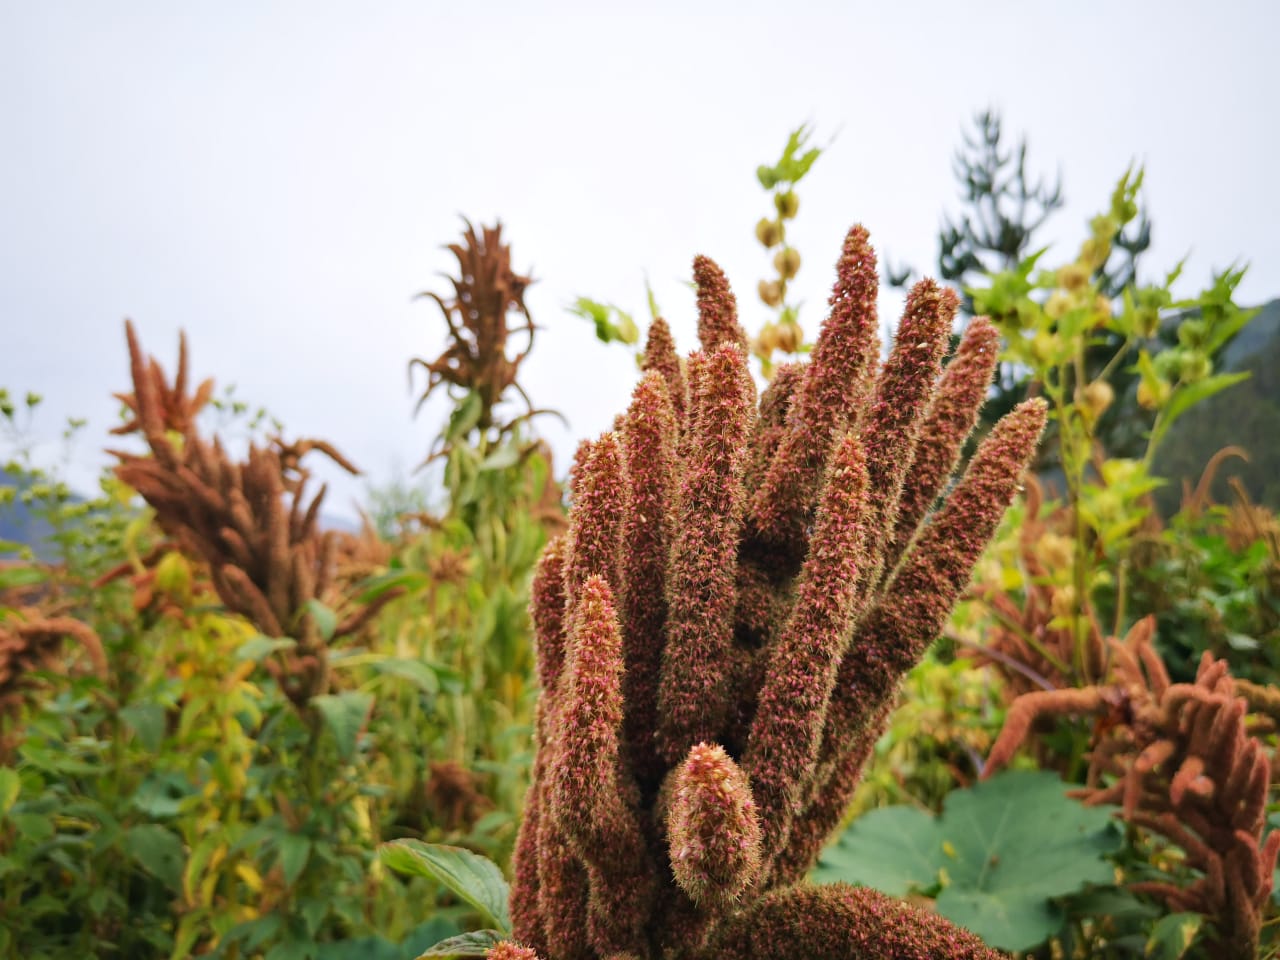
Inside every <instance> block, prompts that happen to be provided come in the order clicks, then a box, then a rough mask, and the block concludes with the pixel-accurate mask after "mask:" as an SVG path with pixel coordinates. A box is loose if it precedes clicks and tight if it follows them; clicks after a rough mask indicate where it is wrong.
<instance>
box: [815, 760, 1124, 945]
mask: <svg viewBox="0 0 1280 960" xmlns="http://www.w3.org/2000/svg"><path fill="white" fill-rule="evenodd" d="M1066 790H1067V785H1066V784H1063V783H1062V782H1061V781H1060V780H1059V779H1058V778H1057V777H1056V776H1055V775H1054V774H1052V773H1048V772H1044V771H1009V772H1005V773H1002V774H1000V775H998V776H996V777H993V778H992V779H991V780H989V781H986V782H985V783H980V784H978V785H977V786H974V787H972V788H969V789H965V790H954V791H952V792H951V793H950V794H948V795H947V799H946V802H945V806H944V809H943V812H942V815H941V816H940V817H938V818H936V820H935V818H933V817H930V816H929V815H928V814H927V813H924V812H922V811H918V810H915V809H910V808H893V807H891V808H888V809H886V810H880V811H875V813H874V814H866V815H864V816H863V817H860V818H859V819H858V820H855V821H854V822H853V824H852V826H850V828H849V829H848V830H847V831H846V832H845V834H844V836H842V837H841V838H840V840H839V841H838V843H837V845H836V846H835V847H834V848H832V849H831V850H829V851H827V852H826V853H824V854H823V858H822V861H821V865H820V867H819V874H818V878H819V879H821V880H845V881H848V882H852V883H863V884H866V885H868V886H875V887H876V888H877V889H879V890H882V891H884V892H886V893H891V894H894V895H898V896H900V895H901V894H903V893H905V892H907V891H908V890H909V889H911V888H912V887H914V888H917V889H928V888H929V887H931V886H933V885H934V883H935V882H937V881H938V880H941V882H942V884H943V889H942V891H941V892H940V893H939V895H938V898H937V904H936V906H937V911H938V913H940V914H942V915H943V916H945V917H946V918H947V919H949V920H951V921H952V922H953V923H957V924H959V925H960V926H962V927H967V928H968V929H970V930H972V931H973V932H974V933H976V934H977V935H978V936H980V937H982V939H983V940H985V941H986V942H987V943H989V944H990V945H992V946H993V947H998V948H1000V949H1003V950H1027V949H1030V948H1032V947H1034V946H1036V945H1037V944H1040V943H1043V942H1044V940H1045V939H1047V938H1048V937H1049V936H1051V935H1053V934H1054V933H1056V932H1057V931H1058V930H1059V929H1060V928H1061V926H1062V922H1063V916H1064V914H1063V912H1062V909H1061V908H1060V907H1059V906H1058V905H1057V904H1056V903H1055V902H1053V901H1054V900H1056V899H1057V898H1060V897H1064V896H1066V895H1068V894H1071V893H1075V892H1076V891H1078V890H1081V889H1083V888H1084V887H1085V886H1086V885H1088V884H1098V885H1103V884H1108V883H1110V882H1111V881H1112V880H1113V879H1114V878H1113V872H1112V868H1111V866H1110V865H1109V864H1108V863H1107V862H1106V861H1105V860H1104V859H1103V857H1104V855H1105V854H1107V853H1109V852H1112V851H1114V850H1115V849H1117V848H1118V846H1119V844H1120V835H1119V833H1118V831H1117V830H1116V829H1115V827H1114V825H1113V824H1112V822H1111V812H1110V810H1109V809H1108V808H1104V807H1085V806H1084V805H1083V804H1081V803H1079V802H1078V801H1075V800H1072V799H1070V798H1069V797H1067V796H1066Z"/></svg>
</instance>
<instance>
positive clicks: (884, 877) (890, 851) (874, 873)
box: [813, 806, 942, 897]
mask: <svg viewBox="0 0 1280 960" xmlns="http://www.w3.org/2000/svg"><path fill="white" fill-rule="evenodd" d="M941 856H942V833H941V831H940V830H939V828H938V821H937V818H936V817H934V816H933V815H932V814H930V813H929V812H927V811H925V810H921V809H919V808H917V807H906V806H902V807H884V808H882V809H880V810H872V811H870V812H869V813H865V814H863V815H862V816H860V817H859V818H858V819H857V820H855V821H854V822H853V825H852V826H850V827H849V829H848V830H846V831H845V832H844V835H843V836H841V837H840V839H839V840H837V841H836V842H835V843H833V844H832V845H831V846H829V847H827V849H826V850H825V851H823V854H822V859H821V860H819V861H818V866H817V867H816V868H815V869H814V871H813V880H814V881H815V882H816V883H834V882H836V881H838V880H842V881H844V882H845V883H856V884H861V885H862V886H864V887H874V888H875V889H876V890H880V891H881V892H883V893H887V894H889V895H890V896H893V897H902V896H906V894H908V893H909V892H911V890H912V889H917V890H927V889H928V888H929V887H932V886H933V885H934V884H936V883H937V881H938V864H939V863H940V858H941Z"/></svg>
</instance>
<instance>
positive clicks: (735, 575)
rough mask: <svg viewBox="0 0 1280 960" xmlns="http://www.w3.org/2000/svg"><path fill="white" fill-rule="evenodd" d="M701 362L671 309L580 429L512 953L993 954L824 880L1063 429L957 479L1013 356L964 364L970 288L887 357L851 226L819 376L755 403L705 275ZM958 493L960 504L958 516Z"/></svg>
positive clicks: (921, 316) (983, 353)
mask: <svg viewBox="0 0 1280 960" xmlns="http://www.w3.org/2000/svg"><path fill="white" fill-rule="evenodd" d="M694 279H695V282H696V286H697V292H698V312H699V320H698V338H699V340H700V341H701V349H700V350H699V351H697V352H695V353H693V354H692V355H691V356H689V357H688V358H687V360H685V361H681V360H680V358H679V357H678V356H677V354H676V352H675V347H674V345H673V342H672V339H671V335H670V331H669V330H668V329H667V326H666V324H665V323H663V322H662V321H661V320H657V321H655V322H654V325H653V328H652V329H651V331H650V335H649V342H648V345H647V347H646V351H645V360H644V368H645V375H644V377H643V379H642V380H641V382H640V384H639V385H638V386H637V388H636V391H635V394H634V398H633V400H632V403H631V406H630V408H629V409H628V410H627V412H626V414H625V415H624V416H622V417H620V418H619V419H618V421H617V422H616V424H615V430H614V431H613V432H610V433H607V434H605V435H604V436H602V437H600V438H599V439H598V440H595V441H591V442H587V443H584V444H583V446H582V447H581V449H580V450H579V453H578V457H577V460H576V462H575V464H574V467H573V470H572V473H571V496H572V510H571V513H570V521H569V530H568V532H567V534H565V535H564V536H563V537H562V538H560V539H558V540H556V541H553V542H552V543H551V544H550V545H549V546H548V548H547V551H546V553H545V555H544V556H543V558H542V561H541V563H540V566H539V569H538V572H537V575H536V578H535V581H534V586H533V600H532V613H533V619H534V627H535V631H536V637H537V660H538V671H539V679H540V682H541V684H542V688H543V695H542V699H541V701H540V704H539V713H538V719H537V731H538V749H537V753H536V757H535V763H534V771H533V783H532V786H531V788H530V791H529V794H528V798H527V802H526V812H525V820H524V823H523V825H522V827H521V832H520V836H519V839H518V842H517V849H516V854H515V863H514V870H515V880H514V883H513V886H512V893H511V916H512V922H513V933H514V941H516V942H508V943H504V944H503V945H501V946H500V947H497V948H495V949H494V951H493V953H492V955H493V956H494V957H503V958H506V957H511V958H515V957H516V956H517V955H518V956H519V957H520V958H522V960H529V958H531V957H535V956H536V957H541V958H543V960H591V958H596V957H600V958H605V957H624V956H625V957H630V958H634V960H647V958H658V957H664V958H678V957H691V958H692V957H697V958H700V960H701V958H707V960H715V958H720V957H725V958H728V957H733V958H741V957H751V956H758V957H762V958H763V957H765V956H776V955H779V954H790V953H798V954H800V955H805V956H811V957H819V958H821V957H831V958H836V957H840V958H847V957H895V958H926V957H938V958H942V957H947V958H977V957H994V956H996V954H994V953H993V952H992V951H990V950H989V949H987V948H986V947H985V946H983V944H982V943H981V942H980V941H979V940H978V939H977V938H976V937H974V936H972V935H971V934H969V933H967V932H965V931H963V930H959V929H957V928H955V927H953V926H952V925H950V924H949V923H947V922H946V921H944V920H942V919H941V918H939V917H936V916H934V915H931V914H928V913H925V912H922V911H920V910H917V909H915V908H914V907H911V906H909V905H907V904H904V903H900V902H898V901H895V900H893V899H891V898H888V897H885V896H882V895H881V894H878V893H875V892H873V891H870V890H863V889H853V888H850V887H847V886H843V885H832V886H826V887H812V886H808V885H806V884H804V883H803V878H804V876H805V874H806V873H807V872H808V870H809V869H810V868H811V867H812V865H813V863H814V861H815V860H816V859H817V856H818V854H819V852H820V850H821V848H822V846H823V844H824V842H825V841H826V839H827V838H828V836H829V834H830V833H831V832H832V830H833V829H834V828H835V827H836V826H837V825H838V823H839V820H840V817H841V814H842V813H843V811H844V809H845V807H846V806H847V804H848V801H849V798H850V796H851V794H852V792H853V790H854V787H855V786H856V784H857V780H858V776H859V772H860V770H861V767H862V765H863V762H864V761H865V759H866V756H867V754H868V752H869V751H870V749H871V747H872V745H873V744H874V743H875V741H876V739H877V737H878V736H879V734H880V732H881V730H882V728H883V726H884V723H885V720H886V718H887V715H888V712H889V710H890V709H891V708H892V705H893V701H894V698H895V695H896V692H897V687H898V681H899V679H900V678H901V677H902V675H903V674H904V673H905V672H906V671H907V670H909V669H910V668H911V667H912V665H914V664H915V663H916V662H917V661H918V660H919V659H920V657H921V655H922V654H923V653H924V651H925V649H926V648H927V647H928V646H929V644H930V643H932V641H933V640H934V638H935V637H936V636H937V635H938V633H939V632H940V629H941V627H942V625H943V623H944V621H945V619H946V617H947V616H948V614H949V612H950V610H951V608H952V606H953V604H954V603H955V601H956V600H957V598H958V597H959V595H960V593H961V591H962V590H963V589H964V588H965V586H966V584H967V581H968V579H969V576H970V574H971V572H972V568H973V565H974V563H975V561H976V560H977V559H978V556H979V553H980V552H981V551H982V549H983V547H984V546H985V544H986V543H987V541H988V540H989V538H990V537H991V535H992V534H993V533H994V531H995V528H996V525H997V523H998V522H999V520H1000V518H1001V516H1002V515H1003V513H1004V510H1005V508H1006V507H1007V505H1008V503H1009V502H1010V500H1011V499H1012V497H1013V496H1014V493H1015V492H1016V490H1017V488H1018V485H1019V483H1020V478H1021V475H1022V472H1023V470H1024V469H1025V467H1026V464H1027V462H1028V460H1029V458H1030V457H1031V454H1032V452H1033V450H1034V449H1035V446H1036V443H1037V441H1038V438H1039V436H1040V432H1041V430H1042V428H1043V426H1044V419H1045V410H1044V406H1043V404H1042V403H1041V402H1040V401H1031V402H1029V403H1026V404H1024V405H1022V406H1021V407H1019V408H1017V409H1016V410H1014V411H1013V412H1012V413H1010V414H1009V415H1008V416H1006V417H1005V418H1004V419H1003V420H1002V421H1001V422H1000V423H999V424H998V425H997V426H996V427H995V428H994V429H993V430H992V432H991V433H990V435H989V436H988V437H987V438H986V439H985V440H984V441H983V443H982V444H981V446H980V447H979V449H978V452H977V454H976V456H975V457H974V458H973V459H972V461H971V462H970V465H969V467H968V469H967V470H966V471H965V473H964V475H963V476H962V477H960V478H959V479H958V480H957V481H956V482H955V483H954V485H952V484H951V483H950V478H951V474H952V472H953V470H954V469H955V466H956V463H957V461H958V459H959V455H960V450H961V446H962V444H963V443H964V441H965V439H966V437H967V435H968V434H969V432H970V430H971V429H972V427H973V425H974V423H975V421H976V418H977V414H978V408H979V406H980V405H981V403H982V400H983V396H984V394H985V388H986V385H987V384H988V382H989V380H990V377H991V373H992V369H993V367H994V364H995V361H996V343H995V335H994V332H993V331H992V329H991V327H990V325H989V324H987V323H986V322H985V321H975V322H974V323H972V324H971V325H970V326H969V328H968V330H967V331H966V333H965V335H964V338H963V339H962V341H961V345H960V347H959V350H958V353H957V355H956V357H955V358H954V359H953V362H952V363H951V364H950V365H948V367H947V369H946V371H945V372H944V371H943V356H944V353H945V349H946V346H947V343H948V339H949V337H950V334H951V325H952V320H953V317H954V314H955V310H956V298H955V297H954V295H953V294H952V293H951V292H950V291H947V290H944V289H942V288H940V287H938V286H937V285H935V284H934V283H932V282H930V281H925V282H922V283H920V284H918V285H917V286H916V288H915V289H914V290H913V291H912V292H911V295H910V297H909V298H908V301H907V307H906V313H905V316H904V317H903V319H902V323H901V325H900V326H899V329H898V334H897V337H896V341H895V343H894V346H893V349H892V351H891V352H890V354H889V356H888V358H887V360H885V361H884V362H883V363H881V362H880V359H879V357H880V348H879V343H878V337H877V328H878V321H877V317H876V295H877V278H876V262H875V255H874V253H873V252H872V250H871V247H870V245H869V243H868V236H867V232H866V231H865V230H864V229H862V228H861V227H854V228H853V230H851V231H850V233H849V234H848V237H847V239H846V240H845V244H844V249H843V252H842V255H841V257H840V260H839V263H838V266H837V279H836V283H835V288H834V292H833V294H832V297H831V301H830V303H831V312H830V316H829V317H828V319H827V321H826V323H825V324H824V326H823V328H822V331H821V333H820V335H819V337H818V340H817V342H816V344H815V345H814V348H813V351H812V354H811V357H810V360H809V362H808V363H807V364H805V365H790V366H783V367H781V368H779V370H778V371H777V373H776V375H775V377H774V378H773V380H772V382H771V384H770V386H769V387H768V389H767V390H765V391H764V393H763V395H762V396H760V397H759V398H757V396H756V387H755V383H754V381H753V380H752V377H751V375H750V373H749V370H748V366H747V353H746V342H747V341H746V337H745V335H744V334H743V331H742V328H741V326H740V325H739V323H738V319H737V308H736V305H735V302H734V298H733V295H732V293H731V292H730V290H729V285H728V282H727V281H726V279H725V277H724V275H723V274H722V273H721V271H720V270H719V268H718V267H717V266H716V265H715V264H714V263H712V262H711V261H710V260H708V259H706V258H704V257H699V258H697V259H696V260H695V261H694ZM939 498H943V499H942V502H941V504H940V505H939V504H938V500H939Z"/></svg>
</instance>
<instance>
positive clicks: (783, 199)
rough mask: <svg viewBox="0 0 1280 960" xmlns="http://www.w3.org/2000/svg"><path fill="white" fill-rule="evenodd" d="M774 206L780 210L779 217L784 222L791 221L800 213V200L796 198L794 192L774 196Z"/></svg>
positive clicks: (789, 191)
mask: <svg viewBox="0 0 1280 960" xmlns="http://www.w3.org/2000/svg"><path fill="white" fill-rule="evenodd" d="M773 205H774V206H775V207H776V208H777V210H778V216H780V217H781V218H782V219H783V220H790V219H791V218H792V217H794V216H795V215H796V214H797V213H799V212H800V198H799V197H797V196H796V192H795V191H794V190H788V191H787V192H786V193H777V194H774V197H773Z"/></svg>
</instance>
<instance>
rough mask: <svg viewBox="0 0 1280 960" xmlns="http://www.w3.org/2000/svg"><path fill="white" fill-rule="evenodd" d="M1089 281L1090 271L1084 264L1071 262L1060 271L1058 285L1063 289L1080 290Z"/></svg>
mask: <svg viewBox="0 0 1280 960" xmlns="http://www.w3.org/2000/svg"><path fill="white" fill-rule="evenodd" d="M1088 282H1089V271H1088V270H1086V269H1085V267H1084V264H1081V263H1069V264H1067V265H1066V266H1065V267H1063V268H1062V269H1061V270H1059V271H1058V286H1060V287H1061V288H1062V289H1063V290H1079V289H1080V288H1081V287H1083V286H1084V285H1085V284H1086V283H1088Z"/></svg>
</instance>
